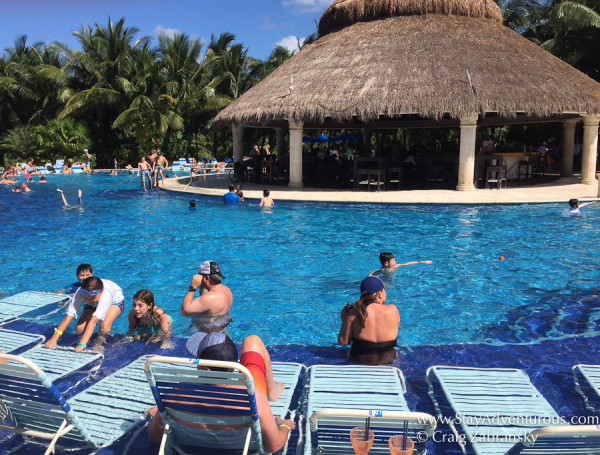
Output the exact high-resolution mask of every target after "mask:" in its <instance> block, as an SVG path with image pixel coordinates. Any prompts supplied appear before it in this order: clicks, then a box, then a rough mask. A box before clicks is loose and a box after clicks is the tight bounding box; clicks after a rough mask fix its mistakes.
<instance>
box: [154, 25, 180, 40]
mask: <svg viewBox="0 0 600 455" xmlns="http://www.w3.org/2000/svg"><path fill="white" fill-rule="evenodd" d="M176 33H179V34H181V31H180V30H178V29H176V28H168V27H163V26H162V25H160V24H159V25H157V26H156V27H155V29H154V34H155V35H156V36H159V35H167V36H168V37H170V38H173V36H175V34H176Z"/></svg>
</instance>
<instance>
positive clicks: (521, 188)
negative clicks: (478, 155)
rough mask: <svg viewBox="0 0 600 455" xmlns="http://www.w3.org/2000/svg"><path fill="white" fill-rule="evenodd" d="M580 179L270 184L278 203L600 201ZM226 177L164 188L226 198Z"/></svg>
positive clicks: (250, 189)
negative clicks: (486, 185)
mask: <svg viewBox="0 0 600 455" xmlns="http://www.w3.org/2000/svg"><path fill="white" fill-rule="evenodd" d="M579 180H580V178H579V176H575V177H569V178H561V179H556V180H554V181H551V182H547V183H539V184H536V185H529V186H525V185H517V184H516V183H512V184H511V182H509V185H508V188H502V189H500V190H497V189H476V190H474V191H455V190H447V189H418V190H395V191H380V192H376V191H373V192H369V191H365V190H360V191H359V190H351V189H348V190H346V189H328V188H303V189H290V188H288V187H286V186H278V185H268V186H269V188H270V190H271V197H273V199H274V200H275V201H278V200H286V201H311V202H354V203H376V204H377V203H378V204H524V203H551V202H565V203H566V202H567V201H568V200H569V199H571V198H576V199H579V200H582V201H589V200H596V199H598V185H582V184H580V183H579ZM229 183H230V182H229V178H228V176H227V175H206V176H195V177H194V178H193V182H192V184H190V177H189V176H188V177H182V176H179V177H178V178H173V179H167V180H166V182H165V189H166V190H169V191H177V192H181V193H189V194H202V195H206V196H223V194H225V193H226V192H227V187H228V186H229ZM264 188H265V185H263V184H257V183H244V184H243V191H244V198H245V199H259V200H260V198H261V197H262V190H263V189H264Z"/></svg>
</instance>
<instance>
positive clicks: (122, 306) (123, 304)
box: [111, 300, 125, 313]
mask: <svg viewBox="0 0 600 455" xmlns="http://www.w3.org/2000/svg"><path fill="white" fill-rule="evenodd" d="M113 305H114V306H116V307H119V310H121V313H122V312H123V311H124V310H125V300H121V301H120V302H116V303H115V302H113V303H112V304H111V306H113Z"/></svg>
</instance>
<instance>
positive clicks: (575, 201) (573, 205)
mask: <svg viewBox="0 0 600 455" xmlns="http://www.w3.org/2000/svg"><path fill="white" fill-rule="evenodd" d="M578 204H579V199H569V205H570V206H571V208H572V209H575V208H577V205H578Z"/></svg>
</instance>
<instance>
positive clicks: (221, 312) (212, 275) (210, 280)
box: [181, 261, 233, 332]
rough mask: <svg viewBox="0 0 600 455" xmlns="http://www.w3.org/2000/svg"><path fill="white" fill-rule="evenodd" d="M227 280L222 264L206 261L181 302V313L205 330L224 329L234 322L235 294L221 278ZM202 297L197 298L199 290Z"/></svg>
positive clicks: (197, 326) (218, 330)
mask: <svg viewBox="0 0 600 455" xmlns="http://www.w3.org/2000/svg"><path fill="white" fill-rule="evenodd" d="M224 279H225V277H224V276H223V274H222V273H221V268H220V267H219V264H217V263H216V262H214V261H205V262H203V263H202V264H200V267H198V274H197V275H194V276H193V277H192V282H191V283H190V286H189V287H188V292H187V294H186V295H185V297H184V298H183V302H182V304H181V315H182V316H190V317H191V318H192V324H193V325H194V326H195V327H196V328H197V329H198V330H200V331H202V332H221V331H223V330H224V329H225V327H226V326H227V325H229V323H230V322H231V316H229V312H230V311H231V305H232V304H233V294H232V293H231V290H230V289H229V288H228V287H227V286H225V285H224V284H223V283H222V281H223V280H224ZM198 289H199V290H200V296H199V297H198V298H196V299H194V296H195V294H196V291H197V290H198Z"/></svg>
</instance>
